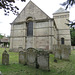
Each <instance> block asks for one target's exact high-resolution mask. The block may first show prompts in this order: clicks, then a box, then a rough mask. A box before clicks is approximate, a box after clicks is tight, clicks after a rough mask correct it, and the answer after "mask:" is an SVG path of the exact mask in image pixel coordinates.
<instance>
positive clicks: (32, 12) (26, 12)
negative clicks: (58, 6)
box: [12, 0, 50, 23]
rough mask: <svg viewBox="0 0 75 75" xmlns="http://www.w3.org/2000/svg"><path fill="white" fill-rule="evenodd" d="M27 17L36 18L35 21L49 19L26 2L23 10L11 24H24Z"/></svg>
mask: <svg viewBox="0 0 75 75" xmlns="http://www.w3.org/2000/svg"><path fill="white" fill-rule="evenodd" d="M37 13H38V14H37ZM36 16H37V17H36ZM27 17H33V18H36V20H37V19H47V18H48V19H49V18H50V17H49V16H48V15H47V14H46V13H45V12H43V11H42V10H41V9H40V8H39V7H38V6H37V5H36V4H34V3H33V2H32V1H31V0H30V1H29V2H28V4H27V5H26V6H25V7H24V9H23V10H22V11H21V12H20V14H19V15H18V16H17V17H16V19H15V20H14V21H13V22H12V23H16V22H24V21H25V20H26V18H27Z"/></svg>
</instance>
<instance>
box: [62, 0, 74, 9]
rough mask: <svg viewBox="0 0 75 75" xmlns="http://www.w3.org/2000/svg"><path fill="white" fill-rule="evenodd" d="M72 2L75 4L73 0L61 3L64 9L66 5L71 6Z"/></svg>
mask: <svg viewBox="0 0 75 75" xmlns="http://www.w3.org/2000/svg"><path fill="white" fill-rule="evenodd" d="M74 4H75V0H67V1H65V2H63V3H62V5H63V6H65V7H66V9H67V8H68V7H71V6H73V5H74Z"/></svg>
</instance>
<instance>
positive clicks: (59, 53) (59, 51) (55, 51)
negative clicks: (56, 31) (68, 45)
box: [53, 45, 61, 59]
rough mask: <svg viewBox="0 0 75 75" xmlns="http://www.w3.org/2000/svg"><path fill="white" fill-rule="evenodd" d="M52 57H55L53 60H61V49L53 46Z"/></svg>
mask: <svg viewBox="0 0 75 75" xmlns="http://www.w3.org/2000/svg"><path fill="white" fill-rule="evenodd" d="M53 53H54V55H55V58H59V59H60V58H61V48H60V46H57V45H54V52H53Z"/></svg>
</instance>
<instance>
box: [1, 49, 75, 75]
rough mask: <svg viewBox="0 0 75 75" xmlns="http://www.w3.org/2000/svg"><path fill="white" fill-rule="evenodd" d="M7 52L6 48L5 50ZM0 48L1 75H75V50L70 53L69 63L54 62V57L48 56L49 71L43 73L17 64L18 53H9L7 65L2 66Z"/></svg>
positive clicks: (62, 61)
mask: <svg viewBox="0 0 75 75" xmlns="http://www.w3.org/2000/svg"><path fill="white" fill-rule="evenodd" d="M6 50H7V51H8V50H9V49H8V48H7V49H6ZM3 51H4V48H0V71H1V72H2V73H3V75H75V50H73V51H72V53H71V55H70V60H69V61H64V60H58V59H57V63H55V62H54V55H53V54H50V60H49V63H50V71H49V72H48V71H43V70H40V69H35V68H33V67H29V66H27V65H26V66H24V65H22V64H19V63H18V62H19V58H18V53H17V52H16V53H14V52H9V51H8V53H9V63H10V64H9V65H2V53H3Z"/></svg>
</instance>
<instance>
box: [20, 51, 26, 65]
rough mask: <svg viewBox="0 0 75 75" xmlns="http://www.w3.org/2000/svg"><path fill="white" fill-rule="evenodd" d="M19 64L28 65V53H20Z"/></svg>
mask: <svg viewBox="0 0 75 75" xmlns="http://www.w3.org/2000/svg"><path fill="white" fill-rule="evenodd" d="M19 63H20V64H24V65H26V64H27V57H26V51H20V52H19Z"/></svg>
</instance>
